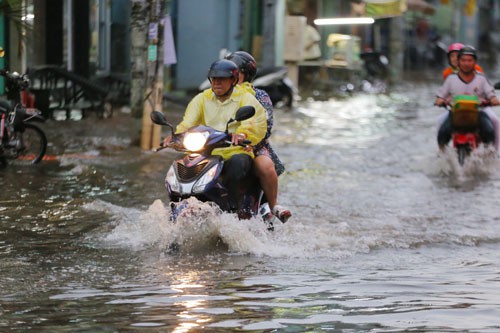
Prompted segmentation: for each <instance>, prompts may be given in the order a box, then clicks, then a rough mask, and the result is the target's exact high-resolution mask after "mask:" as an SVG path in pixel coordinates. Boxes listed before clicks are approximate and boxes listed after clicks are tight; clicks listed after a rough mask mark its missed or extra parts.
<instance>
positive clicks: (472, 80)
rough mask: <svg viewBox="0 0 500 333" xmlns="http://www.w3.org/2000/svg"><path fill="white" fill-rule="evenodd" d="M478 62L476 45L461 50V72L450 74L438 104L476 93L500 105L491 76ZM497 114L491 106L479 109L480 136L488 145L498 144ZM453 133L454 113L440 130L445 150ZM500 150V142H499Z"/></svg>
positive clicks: (440, 138)
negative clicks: (495, 124)
mask: <svg viewBox="0 0 500 333" xmlns="http://www.w3.org/2000/svg"><path fill="white" fill-rule="evenodd" d="M476 62H477V54H476V49H475V48H474V47H472V46H464V47H463V48H462V49H460V51H459V52H458V73H454V74H450V75H449V76H448V77H447V79H446V80H445V82H444V83H443V85H442V86H441V88H440V89H439V91H438V93H437V97H436V101H435V105H437V106H444V105H447V104H450V102H451V101H452V100H453V98H454V96H456V95H475V96H477V97H478V98H479V99H480V100H482V101H483V102H484V103H485V104H490V105H500V102H499V100H498V98H497V97H496V95H495V89H494V88H493V86H491V84H490V83H489V81H488V79H487V78H486V77H485V76H484V75H483V74H482V73H478V72H476V70H475V65H476ZM492 116H494V113H493V111H492V110H491V109H490V108H484V109H483V110H482V111H479V135H480V137H481V140H482V142H483V143H484V144H489V143H493V142H495V143H497V139H498V135H495V126H494V124H493V121H492V119H491V117H492ZM451 134H452V123H451V115H450V114H448V117H447V118H446V119H445V120H444V122H443V123H442V124H441V126H440V128H439V132H438V145H439V148H440V149H441V150H444V149H445V146H446V144H447V143H448V142H449V141H450V139H451ZM495 146H496V148H497V149H498V144H496V145H495Z"/></svg>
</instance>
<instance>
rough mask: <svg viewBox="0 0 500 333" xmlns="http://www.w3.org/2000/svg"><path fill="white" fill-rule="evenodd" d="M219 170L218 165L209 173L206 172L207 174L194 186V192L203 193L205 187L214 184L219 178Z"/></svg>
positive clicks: (209, 170)
mask: <svg viewBox="0 0 500 333" xmlns="http://www.w3.org/2000/svg"><path fill="white" fill-rule="evenodd" d="M217 169H218V165H217V164H216V165H214V166H213V167H211V168H210V169H208V171H207V172H205V174H204V175H203V176H202V177H201V178H200V179H198V181H197V182H196V184H194V186H193V192H194V193H201V192H203V191H204V190H205V186H207V185H208V184H210V182H212V181H213V180H214V178H215V177H217Z"/></svg>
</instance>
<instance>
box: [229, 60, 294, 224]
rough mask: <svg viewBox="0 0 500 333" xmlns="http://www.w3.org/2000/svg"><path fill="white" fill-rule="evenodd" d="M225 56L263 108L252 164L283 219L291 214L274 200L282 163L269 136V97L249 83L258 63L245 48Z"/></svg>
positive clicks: (276, 194) (272, 209)
mask: <svg viewBox="0 0 500 333" xmlns="http://www.w3.org/2000/svg"><path fill="white" fill-rule="evenodd" d="M226 59H228V60H231V61H232V62H234V63H235V64H236V65H237V66H238V69H239V84H240V86H241V87H243V88H245V90H246V91H248V92H250V93H251V94H252V95H254V96H255V98H256V99H257V100H258V101H259V102H260V104H262V106H263V107H264V108H265V109H266V115H267V133H266V136H265V138H264V140H262V141H261V142H259V143H258V144H257V145H256V146H254V154H255V159H254V161H253V165H254V169H255V173H256V175H257V178H259V181H260V184H261V187H262V189H263V191H264V193H265V194H266V198H267V202H268V203H269V208H270V209H271V212H272V213H273V215H274V216H276V217H277V218H278V219H280V220H281V222H286V221H287V220H288V219H289V218H290V217H291V216H292V213H291V212H290V210H288V209H287V208H285V207H283V206H281V205H278V204H277V202H278V176H279V175H280V174H282V173H283V172H284V171H285V166H284V165H283V163H282V162H281V160H280V159H279V158H278V155H276V153H275V151H274V150H273V148H272V147H271V144H270V143H269V140H268V139H269V137H270V136H271V131H272V128H273V120H274V115H273V110H274V109H273V104H272V102H271V98H270V97H269V95H268V94H267V93H266V92H265V91H264V90H262V89H257V88H255V87H254V86H253V85H252V83H251V82H252V81H253V79H254V78H255V75H256V74H257V63H256V61H255V59H254V57H252V55H250V54H249V53H248V52H245V51H236V52H233V53H231V54H229V55H228V56H226Z"/></svg>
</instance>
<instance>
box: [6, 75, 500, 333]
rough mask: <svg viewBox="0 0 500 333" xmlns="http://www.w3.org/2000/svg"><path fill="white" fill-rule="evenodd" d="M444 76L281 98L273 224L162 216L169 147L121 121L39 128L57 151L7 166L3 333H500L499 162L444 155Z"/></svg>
mask: <svg viewBox="0 0 500 333" xmlns="http://www.w3.org/2000/svg"><path fill="white" fill-rule="evenodd" d="M437 87H438V82H437V81H432V80H425V79H422V80H419V81H412V82H408V81H404V82H403V83H401V84H400V85H398V86H397V87H394V89H393V90H392V91H391V92H390V93H387V94H379V95H376V94H362V93H356V94H354V95H353V96H351V97H350V98H336V99H333V98H332V99H325V100H322V101H315V100H313V99H310V100H309V99H305V100H303V101H301V102H300V103H298V105H297V107H295V108H294V109H292V110H277V111H276V114H275V127H274V133H273V136H272V144H273V146H274V147H275V149H276V150H277V152H278V154H279V155H280V157H281V159H282V160H283V161H284V162H285V163H286V167H287V172H286V173H285V174H284V175H282V176H281V177H280V202H281V203H282V204H284V205H286V206H288V207H290V208H291V209H292V211H293V213H294V216H293V217H292V219H291V220H290V221H289V222H288V223H287V224H280V225H276V228H275V231H274V232H268V231H267V230H266V227H265V225H264V224H263V223H262V221H259V220H257V219H255V220H251V221H238V220H237V219H236V218H235V217H234V216H232V215H229V214H222V215H218V214H217V212H216V211H215V210H214V209H212V208H210V207H208V206H206V205H201V209H200V211H199V213H198V214H194V215H192V216H189V217H188V218H186V219H187V220H188V221H184V220H183V221H180V223H177V224H175V225H172V224H171V223H169V222H168V219H169V216H170V213H169V211H168V209H167V208H168V204H167V203H168V201H167V197H166V190H165V188H164V184H163V181H164V176H165V173H166V171H167V169H168V167H169V165H170V163H171V161H172V159H173V158H174V157H175V156H176V154H175V153H174V152H170V151H161V152H158V153H154V152H143V151H141V150H140V149H139V148H137V145H136V144H135V143H134V142H132V141H131V137H137V133H138V131H139V128H140V121H134V122H132V121H131V120H130V116H129V115H125V114H121V113H119V112H116V113H115V115H114V118H112V119H104V120H97V119H96V118H95V117H89V118H87V119H85V120H83V121H79V122H71V121H70V122H54V121H49V122H47V123H45V124H42V127H43V128H44V130H45V131H46V133H47V137H48V140H49V142H50V143H51V145H50V146H49V150H48V154H49V155H50V157H51V159H50V160H49V161H44V162H43V163H42V164H41V165H39V166H36V167H15V166H12V165H11V166H9V167H8V168H7V169H5V170H1V171H0V187H1V192H0V217H1V219H0V271H1V274H0V331H5V332H17V331H18V332H26V331H33V332H76V331H77V332H97V331H99V332H138V331H140V332H178V333H180V332H201V331H205V332H234V331H249V332H274V331H276V332H305V331H308V332H320V331H332V332H402V331H419V332H464V331H467V332H498V331H499V330H500V319H498V318H500V310H499V309H500V271H499V269H498V267H500V257H499V256H498V253H499V251H500V228H499V226H498V224H499V223H500V210H499V209H498V207H499V203H500V160H499V159H498V158H497V157H495V156H493V154H491V152H490V151H487V150H484V149H479V150H478V151H477V152H476V153H475V155H474V156H472V158H471V160H470V161H469V162H468V163H467V164H466V165H465V166H464V167H463V168H461V167H459V166H458V165H457V162H456V157H455V156H454V154H453V152H448V153H447V154H439V153H438V149H437V145H436V140H435V135H436V122H437V120H436V119H437V117H438V115H439V114H440V113H441V112H442V111H441V110H439V109H437V108H436V107H433V106H432V103H433V99H434V96H435V91H436V89H437ZM164 111H165V114H166V115H167V117H172V118H171V119H175V121H174V120H172V122H175V123H176V122H177V120H178V117H179V111H178V110H177V111H175V114H174V113H173V112H171V111H170V112H169V110H168V108H167V109H166V110H164ZM495 112H496V113H497V115H500V113H499V112H500V110H499V108H496V109H495ZM171 114H174V115H172V116H171ZM118 118H123V119H118ZM61 127H64V128H61ZM173 241H176V242H179V243H180V244H182V247H181V251H180V253H176V254H169V253H167V251H166V249H167V247H168V245H169V244H170V243H171V242H173Z"/></svg>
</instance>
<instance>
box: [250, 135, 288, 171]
mask: <svg viewBox="0 0 500 333" xmlns="http://www.w3.org/2000/svg"><path fill="white" fill-rule="evenodd" d="M254 153H255V156H262V155H263V156H267V157H269V158H270V159H271V160H272V161H273V163H274V169H276V173H277V174H278V176H279V175H281V174H282V173H283V172H285V165H284V164H283V162H281V160H280V159H279V157H278V155H277V154H276V152H275V151H274V149H273V148H272V147H271V144H270V143H269V140H267V139H266V140H264V141H262V142H261V143H259V144H258V145H257V146H255V149H254Z"/></svg>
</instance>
